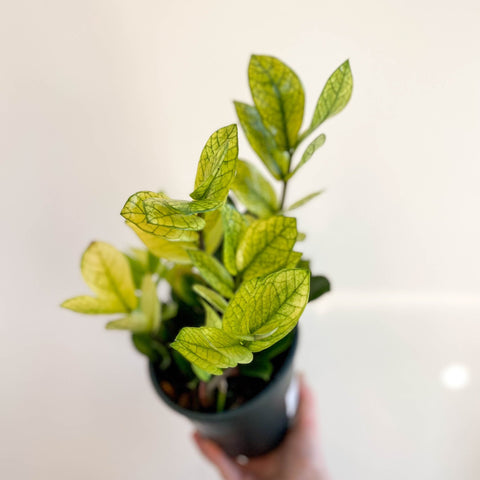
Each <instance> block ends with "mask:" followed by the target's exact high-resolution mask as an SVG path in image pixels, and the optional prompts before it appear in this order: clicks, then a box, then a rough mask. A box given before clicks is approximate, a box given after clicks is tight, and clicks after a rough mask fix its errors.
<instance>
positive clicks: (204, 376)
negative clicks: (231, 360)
mask: <svg viewBox="0 0 480 480" xmlns="http://www.w3.org/2000/svg"><path fill="white" fill-rule="evenodd" d="M192 370H193V373H194V374H195V375H196V376H197V378H198V379H199V380H200V381H201V382H208V381H209V380H210V379H211V378H212V374H211V373H208V372H206V371H205V370H202V369H201V368H200V367H197V366H196V365H195V364H194V363H192Z"/></svg>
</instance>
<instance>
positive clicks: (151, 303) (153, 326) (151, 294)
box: [140, 275, 161, 332]
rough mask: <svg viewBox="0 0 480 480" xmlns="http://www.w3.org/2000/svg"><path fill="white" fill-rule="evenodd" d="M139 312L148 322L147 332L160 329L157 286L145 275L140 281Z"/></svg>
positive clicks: (150, 277)
mask: <svg viewBox="0 0 480 480" xmlns="http://www.w3.org/2000/svg"><path fill="white" fill-rule="evenodd" d="M140 310H141V311H142V312H143V313H144V315H145V317H146V318H147V320H148V323H149V325H150V329H149V331H152V332H156V331H157V330H158V328H159V327H160V315H161V307H160V301H159V300H158V294H157V286H156V284H155V282H154V281H153V279H152V276H151V275H145V276H144V277H143V280H142V296H141V297H140Z"/></svg>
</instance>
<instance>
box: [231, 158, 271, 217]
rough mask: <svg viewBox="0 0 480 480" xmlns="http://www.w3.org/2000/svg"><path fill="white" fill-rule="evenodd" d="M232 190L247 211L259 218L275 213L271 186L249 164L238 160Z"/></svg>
mask: <svg viewBox="0 0 480 480" xmlns="http://www.w3.org/2000/svg"><path fill="white" fill-rule="evenodd" d="M232 190H233V192H234V193H235V195H236V196H237V198H238V199H239V200H240V202H242V203H243V205H245V206H246V207H247V209H248V211H250V212H252V213H253V214H255V215H257V216H258V217H260V218H264V217H271V216H272V215H274V214H275V213H276V212H277V209H278V200H277V195H276V193H275V190H274V189H273V187H272V185H271V184H270V182H268V180H266V179H265V177H264V176H263V175H262V174H261V173H260V171H259V170H258V169H257V168H256V167H255V166H254V165H252V164H251V163H248V162H245V161H243V160H239V161H238V163H237V176H236V177H235V182H234V183H233V185H232Z"/></svg>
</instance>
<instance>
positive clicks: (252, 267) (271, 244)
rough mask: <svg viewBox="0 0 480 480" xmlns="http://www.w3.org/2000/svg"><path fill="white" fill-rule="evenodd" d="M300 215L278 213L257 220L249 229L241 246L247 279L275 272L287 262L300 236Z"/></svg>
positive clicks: (240, 264)
mask: <svg viewBox="0 0 480 480" xmlns="http://www.w3.org/2000/svg"><path fill="white" fill-rule="evenodd" d="M296 224H297V222H296V219H295V218H292V217H283V216H276V217H270V218H267V219H266V220H257V221H256V222H254V223H253V224H252V225H250V226H249V227H248V228H247V230H246V231H245V233H244V235H243V237H242V239H241V241H240V244H239V246H238V250H237V259H236V260H237V268H238V271H239V272H243V279H244V280H249V279H251V278H254V277H258V276H262V275H266V274H267V273H271V272H274V271H276V270H278V269H279V268H282V267H283V266H284V265H285V262H286V261H287V259H288V257H289V256H290V252H291V251H292V249H293V246H294V245H295V241H296V240H297V227H296Z"/></svg>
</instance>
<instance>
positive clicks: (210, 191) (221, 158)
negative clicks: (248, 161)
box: [190, 124, 238, 202]
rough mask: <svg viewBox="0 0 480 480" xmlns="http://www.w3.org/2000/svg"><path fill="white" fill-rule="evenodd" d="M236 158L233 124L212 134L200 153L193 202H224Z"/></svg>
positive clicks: (235, 127) (231, 180)
mask: <svg viewBox="0 0 480 480" xmlns="http://www.w3.org/2000/svg"><path fill="white" fill-rule="evenodd" d="M237 157H238V134H237V126H236V125H235V124H232V125H228V126H227V127H223V128H220V129H219V130H217V131H216V132H214V133H213V134H212V135H211V136H210V138H209V139H208V140H207V143H206V145H205V147H204V149H203V151H202V154H201V156H200V161H199V163H198V169H197V176H196V178H195V190H194V191H193V193H191V194H190V196H191V197H192V198H193V199H195V200H204V199H209V200H218V201H219V202H223V201H225V199H226V198H227V195H228V191H229V190H230V184H231V183H232V182H233V179H234V177H235V169H236V164H237Z"/></svg>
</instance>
